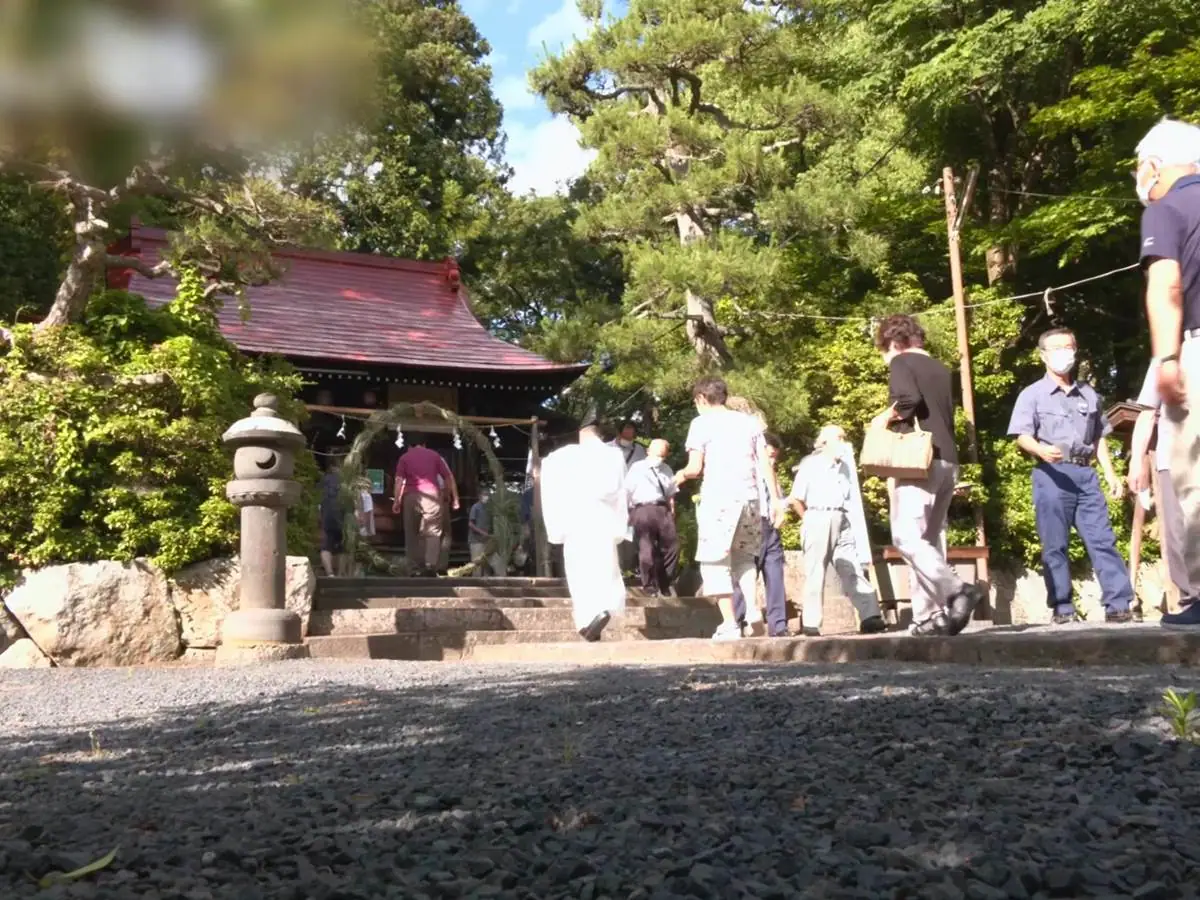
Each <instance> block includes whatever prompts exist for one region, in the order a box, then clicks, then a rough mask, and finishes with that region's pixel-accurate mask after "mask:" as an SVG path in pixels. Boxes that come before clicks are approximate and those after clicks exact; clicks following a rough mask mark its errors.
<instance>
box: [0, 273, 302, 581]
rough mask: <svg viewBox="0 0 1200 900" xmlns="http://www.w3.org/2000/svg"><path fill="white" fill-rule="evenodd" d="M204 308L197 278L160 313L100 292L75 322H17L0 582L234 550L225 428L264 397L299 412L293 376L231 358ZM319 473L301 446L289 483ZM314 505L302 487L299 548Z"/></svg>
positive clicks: (5, 403)
mask: <svg viewBox="0 0 1200 900" xmlns="http://www.w3.org/2000/svg"><path fill="white" fill-rule="evenodd" d="M210 302H211V301H209V300H207V299H206V298H205V297H204V292H203V289H202V282H201V280H200V278H199V276H196V275H194V274H193V275H191V276H189V277H188V278H186V279H185V280H184V283H183V284H182V285H181V287H180V290H179V293H178V296H177V298H176V299H175V300H174V301H173V302H172V303H170V304H168V305H167V306H165V307H164V308H162V309H156V310H155V309H149V308H148V307H147V305H146V303H145V301H144V300H142V298H140V297H138V296H135V295H131V294H127V293H124V292H120V291H106V292H102V293H99V294H96V295H95V296H93V297H92V299H91V301H90V303H89V305H88V307H87V310H86V315H85V317H84V319H83V321H82V322H81V323H80V324H79V325H74V326H67V327H64V328H59V329H51V330H47V331H43V332H40V333H39V332H35V331H34V329H33V328H31V327H29V326H18V327H17V328H16V329H14V333H13V341H12V345H11V346H10V347H9V348H8V351H7V353H6V354H5V355H3V356H0V385H2V390H0V552H2V554H3V555H2V556H0V580H10V579H12V578H13V576H14V575H15V574H16V573H17V572H18V571H19V570H20V569H22V568H26V567H40V566H46V565H52V564H56V563H65V562H80V561H92V560H98V559H121V560H128V559H133V558H135V557H150V558H152V559H153V561H154V562H155V563H156V564H158V565H160V566H161V567H162V568H163V569H165V570H167V571H173V570H175V569H178V568H179V567H181V566H183V565H186V564H188V563H190V562H194V561H197V560H201V559H206V558H209V557H211V556H214V555H217V554H221V553H227V552H229V551H231V550H233V549H234V548H235V546H236V537H237V533H238V532H237V516H236V511H235V510H234V508H233V507H232V505H231V504H230V503H229V502H228V501H227V500H226V499H225V484H226V482H227V481H228V480H229V478H230V477H231V476H232V467H231V463H230V460H229V456H228V453H227V451H226V449H225V447H224V445H223V444H222V442H221V435H222V434H223V433H224V431H225V430H226V429H227V428H228V427H229V426H230V425H231V424H232V423H233V422H234V421H236V420H237V419H240V418H243V417H244V416H246V415H248V414H249V411H250V409H251V406H250V401H251V400H252V399H253V397H254V395H255V394H258V393H260V392H263V391H269V392H271V393H274V394H276V395H277V396H278V397H280V399H281V403H282V404H283V406H282V409H281V412H282V414H284V415H286V416H289V417H294V416H296V415H297V414H299V413H300V412H301V407H300V406H299V404H297V403H295V402H294V401H292V400H291V399H290V398H291V397H292V396H293V395H294V394H295V392H296V391H297V389H298V388H299V385H300V381H299V378H298V377H297V376H296V375H295V374H294V373H293V372H292V371H290V369H289V368H288V367H286V366H282V365H279V364H272V363H267V364H259V363H253V362H251V361H249V360H247V359H245V358H244V357H242V356H240V355H239V354H238V353H237V351H236V350H235V349H234V348H233V347H232V346H231V345H230V344H228V343H227V342H226V341H224V340H223V339H222V338H221V337H220V336H219V334H218V332H217V330H216V324H215V319H214V317H213V313H212V308H211V305H210ZM315 471H316V470H315V465H314V464H313V462H312V458H311V456H310V455H309V454H307V453H303V454H302V455H301V458H300V460H299V463H298V478H300V480H302V481H303V482H305V483H310V484H311V483H312V482H313V481H315ZM315 499H316V498H315V496H314V492H312V491H306V492H305V500H304V502H303V503H302V505H301V506H300V507H299V508H298V509H294V510H293V511H292V512H291V514H290V532H289V545H290V547H291V549H292V550H293V551H294V552H301V553H304V552H307V551H308V549H309V547H310V546H311V543H312V537H313V535H314V533H315V521H316V519H315V507H314V503H315Z"/></svg>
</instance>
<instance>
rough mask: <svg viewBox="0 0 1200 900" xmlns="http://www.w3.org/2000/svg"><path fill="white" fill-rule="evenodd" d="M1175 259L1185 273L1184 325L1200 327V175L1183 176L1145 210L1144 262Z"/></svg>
mask: <svg viewBox="0 0 1200 900" xmlns="http://www.w3.org/2000/svg"><path fill="white" fill-rule="evenodd" d="M1155 259H1173V260H1175V261H1176V262H1177V263H1179V268H1180V270H1181V272H1182V275H1183V327H1184V330H1185V331H1191V330H1192V329H1195V328H1200V175H1189V176H1187V177H1185V178H1180V179H1179V180H1178V181H1176V182H1175V183H1174V184H1173V185H1171V189H1170V190H1169V191H1167V194H1166V196H1165V197H1163V198H1161V199H1160V200H1156V201H1155V202H1154V203H1151V204H1150V205H1149V206H1148V207H1146V210H1145V212H1143V213H1142V266H1143V267H1145V266H1147V265H1149V264H1150V263H1151V262H1153V261H1154V260H1155Z"/></svg>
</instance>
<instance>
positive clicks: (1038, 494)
mask: <svg viewBox="0 0 1200 900" xmlns="http://www.w3.org/2000/svg"><path fill="white" fill-rule="evenodd" d="M1038 349H1039V350H1040V351H1041V356H1042V362H1043V363H1045V365H1046V374H1045V376H1044V377H1043V378H1041V379H1040V380H1038V381H1036V382H1034V383H1033V384H1031V385H1030V386H1029V387H1027V388H1025V390H1023V391H1021V394H1020V396H1019V397H1017V404H1016V406H1015V407H1014V408H1013V413H1012V419H1011V420H1010V421H1009V423H1008V433H1009V435H1011V436H1012V437H1015V438H1016V439H1017V446H1019V447H1020V448H1021V449H1022V450H1024V451H1025V452H1026V453H1028V454H1029V455H1030V456H1032V457H1034V459H1036V460H1037V461H1038V462H1037V465H1035V466H1034V469H1033V508H1034V514H1035V515H1036V517H1037V528H1038V535H1039V537H1040V538H1041V540H1042V575H1043V577H1044V578H1045V579H1046V603H1047V605H1048V606H1050V608H1051V609H1053V610H1054V622H1055V624H1058V625H1061V624H1064V623H1066V622H1073V621H1075V619H1076V614H1075V606H1074V603H1073V602H1072V594H1073V589H1072V585H1071V565H1070V561H1069V560H1068V559H1067V545H1068V543H1069V542H1070V538H1071V526H1072V525H1074V526H1075V530H1076V531H1078V532H1079V537H1080V538H1082V539H1083V545H1084V547H1086V548H1087V552H1088V556H1089V557H1091V560H1092V568H1093V569H1094V570H1095V572H1096V578H1097V580H1098V581H1099V582H1100V591H1101V597H1102V599H1103V601H1104V609H1105V620H1106V621H1109V622H1128V621H1129V620H1130V619H1131V618H1132V613H1131V611H1130V606H1131V605H1132V603H1133V586H1132V584H1131V583H1130V581H1129V569H1128V568H1127V567H1126V565H1125V560H1123V559H1122V558H1121V555H1120V554H1119V553H1118V552H1117V538H1116V535H1114V534H1113V530H1112V524H1111V523H1110V522H1109V519H1108V503H1107V502H1106V501H1105V498H1104V492H1103V491H1102V490H1101V488H1100V479H1099V478H1097V477H1096V470H1095V468H1094V467H1093V466H1092V463H1093V462H1094V461H1096V460H1099V462H1100V467H1101V469H1103V470H1104V478H1105V480H1106V481H1107V482H1108V487H1109V492H1110V494H1111V495H1112V496H1113V497H1117V498H1119V497H1121V496H1123V494H1124V484H1123V483H1122V482H1121V479H1120V478H1118V477H1117V473H1116V471H1115V470H1114V469H1113V465H1112V459H1111V458H1110V457H1109V454H1108V444H1107V442H1106V441H1105V440H1104V439H1105V437H1107V435H1108V433H1109V432H1110V431H1112V426H1111V425H1110V424H1109V423H1108V420H1107V419H1105V417H1104V411H1103V409H1102V407H1101V403H1100V395H1099V394H1097V393H1096V391H1095V390H1094V389H1093V388H1092V386H1091V385H1088V384H1083V383H1081V382H1078V381H1075V380H1074V379H1073V378H1072V377H1071V372H1072V370H1073V369H1074V368H1075V335H1074V334H1073V333H1072V332H1070V331H1068V330H1067V329H1065V328H1055V329H1053V330H1051V331H1047V332H1046V333H1045V334H1043V335H1042V336H1041V337H1040V338H1038Z"/></svg>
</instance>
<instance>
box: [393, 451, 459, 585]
mask: <svg viewBox="0 0 1200 900" xmlns="http://www.w3.org/2000/svg"><path fill="white" fill-rule="evenodd" d="M411 440H412V446H411V447H409V449H408V450H406V451H405V452H404V454H403V455H402V456H401V457H400V461H399V462H398V463H396V482H395V487H394V489H393V496H394V498H395V499H394V501H393V503H392V511H393V512H395V513H397V514H399V515H401V517H402V519H401V521H402V523H403V527H404V554H405V556H406V557H407V558H408V569H409V571H410V572H412V573H413V574H418V573H420V574H424V575H436V574H437V572H438V561H439V559H440V557H441V555H442V531H443V528H442V517H443V514H444V509H443V506H444V504H445V501H444V499H443V497H444V494H443V491H442V486H441V484H440V483H439V479H440V480H441V481H443V482H445V485H446V489H447V490H448V491H449V494H450V502H451V504H452V507H453V508H454V509H458V484H457V483H456V482H455V480H454V474H453V473H452V472H451V471H450V467H449V466H448V465H446V461H445V460H444V459H442V457H441V455H440V454H439V453H437V452H435V451H433V450H430V449H429V448H428V447H427V446H425V438H424V437H423V436H420V435H418V436H415V437H412V438H411Z"/></svg>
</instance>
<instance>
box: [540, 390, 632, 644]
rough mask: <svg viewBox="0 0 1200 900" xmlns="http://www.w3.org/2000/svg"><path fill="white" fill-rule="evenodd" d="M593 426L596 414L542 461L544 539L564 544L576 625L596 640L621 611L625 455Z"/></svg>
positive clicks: (625, 516) (626, 522)
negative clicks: (575, 438)
mask: <svg viewBox="0 0 1200 900" xmlns="http://www.w3.org/2000/svg"><path fill="white" fill-rule="evenodd" d="M596 425H597V422H596V418H595V414H594V413H593V414H590V415H588V416H587V417H585V418H584V421H583V425H582V427H581V428H580V431H579V443H578V444H569V445H567V446H566V447H561V448H560V449H558V450H555V451H554V452H553V453H551V454H550V455H548V456H547V457H546V459H545V460H544V461H543V463H542V518H543V520H544V521H545V524H546V538H547V540H549V541H550V543H552V544H562V547H563V567H564V568H565V569H566V574H567V589H568V590H569V591H570V593H571V607H572V610H573V613H574V618H575V627H576V628H577V629H578V630H579V634H580V635H581V636H582V637H583V638H584V640H587V641H598V640H600V634H601V632H603V631H604V628H605V626H606V625H608V623H609V620H610V619H611V617H612V616H613V615H614V614H617V613H621V612H623V611H624V610H625V580H624V578H623V577H622V575H621V566H620V562H619V561H618V558H617V547H618V545H619V544H620V543H621V542H622V541H623V540H625V534H626V530H627V529H628V527H629V509H628V502H627V499H626V494H625V458H624V456H623V455H622V454H621V451H620V450H618V449H617V448H615V447H612V446H610V445H608V444H605V443H604V441H603V440H602V439H601V437H600V433H599V431H598V429H597V427H596Z"/></svg>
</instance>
